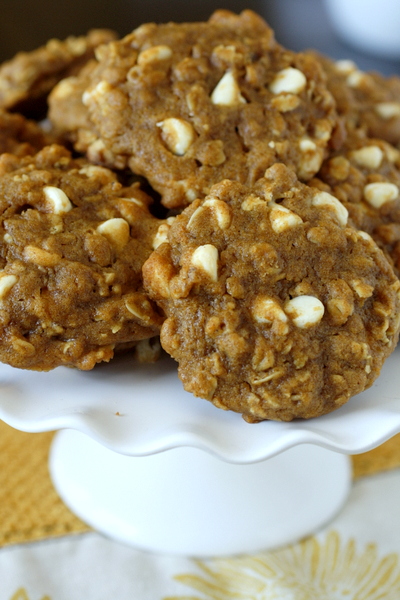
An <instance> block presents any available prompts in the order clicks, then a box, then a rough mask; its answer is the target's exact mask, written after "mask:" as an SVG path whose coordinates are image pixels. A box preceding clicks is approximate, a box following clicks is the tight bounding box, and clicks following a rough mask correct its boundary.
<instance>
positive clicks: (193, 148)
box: [51, 10, 336, 208]
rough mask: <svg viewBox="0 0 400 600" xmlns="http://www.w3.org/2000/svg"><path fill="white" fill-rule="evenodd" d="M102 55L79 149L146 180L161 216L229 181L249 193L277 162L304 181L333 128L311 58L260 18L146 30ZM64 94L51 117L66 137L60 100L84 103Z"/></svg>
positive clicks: (76, 88) (247, 15) (87, 95)
mask: <svg viewBox="0 0 400 600" xmlns="http://www.w3.org/2000/svg"><path fill="white" fill-rule="evenodd" d="M96 56H97V60H98V66H97V68H95V69H94V70H93V71H92V72H91V73H90V75H89V80H90V84H89V85H87V81H88V80H87V77H88V73H86V74H85V77H84V78H83V79H84V80H81V83H82V85H87V88H86V91H85V92H84V94H83V104H84V106H85V107H86V109H87V113H86V115H85V114H84V112H82V109H80V110H79V118H78V119H77V121H76V123H75V132H74V131H73V132H72V136H75V137H76V139H77V142H76V143H77V148H79V150H80V151H82V150H85V151H86V153H87V156H88V157H89V159H90V160H92V161H95V162H101V163H103V164H107V165H110V166H113V167H116V168H124V167H126V166H129V167H130V169H131V170H132V171H133V172H134V173H136V174H139V175H142V176H144V177H146V178H147V179H148V180H149V182H150V184H151V185H152V186H153V187H154V189H155V190H156V191H157V192H159V193H160V194H161V196H162V202H163V204H164V205H165V206H166V207H168V208H176V207H184V206H186V205H187V204H189V203H190V202H191V201H193V200H194V199H196V198H198V197H204V196H205V195H206V194H207V193H208V192H209V189H210V187H211V185H212V184H213V183H217V182H218V181H221V180H222V179H225V178H230V179H233V180H237V181H240V182H242V183H247V184H252V183H254V182H255V181H256V180H257V179H258V178H259V177H261V176H262V175H263V173H264V171H265V169H266V168H268V167H269V166H270V165H272V164H273V163H275V162H285V163H286V164H287V165H289V166H290V167H292V168H293V169H294V170H295V171H296V172H297V174H298V175H299V176H300V178H302V179H304V180H307V179H309V178H311V177H312V176H313V175H314V174H315V173H316V172H317V171H318V169H319V166H320V165H321V162H322V159H323V157H324V154H325V149H326V147H327V144H328V142H329V139H330V137H331V134H332V131H333V128H334V126H335V124H336V112H335V109H334V102H333V99H332V96H331V94H330V93H329V92H328V91H327V88H326V84H325V75H324V73H323V71H322V69H321V67H320V65H319V63H318V61H316V60H315V59H314V58H313V57H311V56H310V55H307V54H296V53H294V52H291V51H289V50H286V49H285V48H283V47H282V46H280V45H279V44H278V43H277V42H276V41H275V39H274V34H273V31H272V30H271V29H270V28H269V26H268V25H267V24H266V23H265V22H264V21H263V20H262V19H261V17H258V16H257V15H256V14H255V13H253V12H251V11H243V12H242V13H241V14H240V15H235V14H233V13H231V12H228V11H223V10H221V11H217V12H215V13H214V14H213V15H212V16H211V18H210V19H209V21H208V22H200V23H181V24H177V23H167V24H163V25H156V24H154V23H150V24H146V25H142V26H141V27H139V28H138V29H136V30H135V31H134V32H133V33H132V34H130V35H128V36H126V37H125V38H124V39H122V40H119V41H116V42H112V43H110V44H108V45H106V46H102V47H101V48H100V49H99V50H98V51H97V53H96ZM78 80H79V77H78ZM70 83H71V82H70ZM63 85H64V87H63V88H61V89H59V90H58V91H55V92H54V95H53V98H52V105H53V108H52V111H51V116H52V119H53V122H54V125H55V127H56V128H58V129H61V130H62V129H65V122H64V118H63V113H62V111H57V108H56V103H57V95H59V96H61V97H63V98H65V94H67V95H68V93H70V94H71V95H70V97H71V98H72V97H74V98H75V100H74V101H75V102H76V101H77V98H78V102H79V101H80V97H81V95H82V87H80V85H79V81H76V80H75V81H74V82H73V86H71V87H70V89H69V90H68V85H67V84H61V86H63ZM78 95H79V96H78ZM83 119H84V120H85V121H84V122H83V123H82V121H83ZM88 123H89V124H90V123H91V125H89V127H88ZM69 126H70V127H71V128H72V129H74V126H73V123H72V122H70V124H69Z"/></svg>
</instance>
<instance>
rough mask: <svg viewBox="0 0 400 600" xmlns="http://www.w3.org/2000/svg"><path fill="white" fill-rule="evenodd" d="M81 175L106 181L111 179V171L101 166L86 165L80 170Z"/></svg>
mask: <svg viewBox="0 0 400 600" xmlns="http://www.w3.org/2000/svg"><path fill="white" fill-rule="evenodd" d="M78 172H79V174H80V175H86V177H89V178H90V177H99V178H101V179H104V180H105V181H106V178H107V180H109V178H110V171H109V170H108V169H106V168H105V167H100V166H99V165H86V166H85V167H82V168H81V169H79V171H78Z"/></svg>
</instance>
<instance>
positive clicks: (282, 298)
mask: <svg viewBox="0 0 400 600" xmlns="http://www.w3.org/2000/svg"><path fill="white" fill-rule="evenodd" d="M347 218H348V215H347V210H346V209H345V208H344V206H343V205H342V204H341V203H340V202H339V201H338V200H337V199H336V198H334V197H333V196H332V195H330V194H328V193H326V192H323V191H320V190H317V189H313V188H311V187H309V186H308V185H305V184H302V183H300V182H299V181H298V180H297V179H296V176H295V175H294V173H293V172H292V171H291V170H289V169H288V168H287V167H286V166H284V165H282V164H276V165H274V166H272V167H271V168H269V169H268V170H267V171H266V173H265V177H264V178H262V179H260V180H259V181H258V182H257V183H256V185H255V186H253V187H247V186H244V185H243V184H240V183H237V182H232V181H228V180H225V181H222V182H221V183H219V184H217V185H215V186H213V188H212V189H211V192H210V194H209V195H208V196H207V197H206V198H205V199H204V200H196V201H195V202H193V204H192V205H191V206H190V207H188V208H186V209H185V210H184V211H183V212H182V214H181V215H179V216H177V217H175V219H174V220H173V221H171V220H170V222H169V223H168V224H165V223H164V224H163V225H162V228H161V229H162V231H161V232H160V235H159V240H158V241H159V243H160V245H159V246H158V248H157V249H156V250H155V251H154V253H153V254H152V255H151V256H150V258H149V259H148V260H147V261H146V263H145V265H144V267H143V274H144V283H145V287H146V288H147V290H148V291H149V294H150V296H151V297H152V298H153V299H154V300H155V301H156V302H157V303H158V304H159V306H160V307H161V308H162V309H163V311H164V312H165V314H166V316H167V318H166V321H165V322H164V324H163V326H162V329H161V344H162V346H163V348H164V349H165V350H166V351H167V352H168V353H169V354H170V355H171V356H172V357H173V358H175V360H177V361H178V363H179V375H180V378H181V380H182V382H183V385H184V387H185V389H186V390H187V391H189V392H192V393H193V394H195V395H196V396H200V397H203V398H206V399H208V400H210V401H211V402H213V403H214V404H215V405H216V406H218V407H220V408H225V409H230V410H234V411H237V412H240V413H242V414H243V416H244V418H245V419H246V420H248V421H258V420H263V419H276V420H284V421H289V420H291V419H293V418H298V417H300V418H310V417H316V416H319V415H322V414H325V413H329V412H330V411H332V410H334V409H336V408H338V407H339V406H341V405H342V404H344V403H345V402H347V401H348V400H349V398H350V397H351V396H353V395H354V394H357V393H358V392H361V391H362V390H364V389H365V388H367V387H368V386H370V385H371V384H372V382H373V381H374V380H375V378H376V377H377V376H378V374H379V371H380V368H381V366H382V363H383V361H384V360H385V358H386V357H387V356H388V355H389V354H390V352H391V351H392V350H393V348H394V346H395V344H396V342H397V338H398V329H399V321H400V316H399V307H400V304H399V302H400V300H399V290H400V282H399V281H398V279H397V278H396V277H395V275H394V273H393V270H392V268H391V266H390V265H389V263H388V261H387V260H386V258H385V256H384V254H383V253H382V251H381V250H380V249H379V248H378V246H377V245H376V244H375V242H374V241H373V240H372V238H371V237H370V236H369V235H368V234H366V233H364V232H360V231H358V230H356V229H355V228H353V227H350V226H349V225H348V224H347ZM167 229H169V231H167ZM165 240H167V241H165Z"/></svg>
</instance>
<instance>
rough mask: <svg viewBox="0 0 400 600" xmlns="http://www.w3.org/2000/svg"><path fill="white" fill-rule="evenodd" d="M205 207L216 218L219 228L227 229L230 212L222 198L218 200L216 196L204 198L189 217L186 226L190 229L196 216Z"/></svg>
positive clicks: (229, 222) (229, 221)
mask: <svg viewBox="0 0 400 600" xmlns="http://www.w3.org/2000/svg"><path fill="white" fill-rule="evenodd" d="M205 208H210V209H211V211H212V214H213V216H214V217H215V218H216V220H217V223H218V227H219V228H220V229H227V228H228V227H229V225H230V224H231V212H230V210H229V206H228V205H227V204H226V202H224V201H223V200H218V198H209V199H208V200H205V202H204V203H203V204H202V205H201V206H199V207H198V208H197V209H196V210H195V211H194V213H193V214H192V216H191V217H190V219H189V221H188V224H187V228H188V229H190V228H191V227H192V226H193V224H194V221H195V220H196V219H197V217H198V216H200V215H201V213H202V212H203V211H204V209H205Z"/></svg>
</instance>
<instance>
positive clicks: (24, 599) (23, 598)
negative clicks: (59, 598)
mask: <svg viewBox="0 0 400 600" xmlns="http://www.w3.org/2000/svg"><path fill="white" fill-rule="evenodd" d="M10 600H29V596H28V592H27V591H26V589H25V588H19V589H18V590H17V591H16V592H15V594H13V595H12V596H11V598H10ZM41 600H50V597H49V596H43V597H42V598H41Z"/></svg>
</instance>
